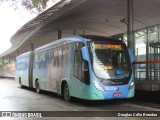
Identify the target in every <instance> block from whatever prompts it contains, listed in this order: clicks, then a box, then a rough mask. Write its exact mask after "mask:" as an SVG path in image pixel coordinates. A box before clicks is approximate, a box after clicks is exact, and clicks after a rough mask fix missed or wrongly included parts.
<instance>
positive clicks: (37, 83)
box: [35, 80, 41, 94]
mask: <svg viewBox="0 0 160 120" xmlns="http://www.w3.org/2000/svg"><path fill="white" fill-rule="evenodd" d="M35 87H36V92H37V93H38V94H40V93H41V90H40V87H39V82H38V80H37V81H36V83H35Z"/></svg>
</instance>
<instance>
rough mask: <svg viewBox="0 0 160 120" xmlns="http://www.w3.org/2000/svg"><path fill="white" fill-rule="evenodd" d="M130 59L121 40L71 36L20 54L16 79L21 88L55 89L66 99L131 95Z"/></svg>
mask: <svg viewBox="0 0 160 120" xmlns="http://www.w3.org/2000/svg"><path fill="white" fill-rule="evenodd" d="M133 61H134V56H133V53H132V52H131V50H130V49H128V48H127V47H126V45H125V43H124V42H123V41H120V40H115V39H111V38H106V37H100V36H71V37H66V38H62V39H60V40H57V41H54V42H52V43H49V44H47V45H44V46H42V47H39V48H37V49H35V50H34V51H30V52H27V53H24V54H22V55H19V56H18V57H17V58H16V72H15V79H16V81H17V83H18V84H19V85H20V86H21V87H22V86H28V87H31V88H35V89H36V91H37V93H40V92H41V90H45V91H51V92H55V93H57V94H58V95H62V96H63V97H64V99H65V100H66V101H70V100H71V98H72V97H76V98H81V99H85V100H107V99H117V98H131V97H133V96H134V92H135V86H134V76H133V68H132V62H133Z"/></svg>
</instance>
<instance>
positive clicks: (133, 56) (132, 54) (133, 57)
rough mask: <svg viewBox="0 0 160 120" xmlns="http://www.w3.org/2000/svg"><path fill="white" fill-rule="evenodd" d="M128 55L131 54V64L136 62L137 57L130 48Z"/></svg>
mask: <svg viewBox="0 0 160 120" xmlns="http://www.w3.org/2000/svg"><path fill="white" fill-rule="evenodd" d="M128 53H129V56H130V60H131V62H134V61H135V55H134V53H133V51H132V50H131V49H130V48H128Z"/></svg>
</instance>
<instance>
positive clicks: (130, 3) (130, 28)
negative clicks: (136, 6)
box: [127, 0, 134, 50]
mask: <svg viewBox="0 0 160 120" xmlns="http://www.w3.org/2000/svg"><path fill="white" fill-rule="evenodd" d="M127 20H128V23H127V44H128V47H129V48H131V49H132V50H134V45H133V43H134V42H133V40H134V39H133V38H134V37H133V0H127Z"/></svg>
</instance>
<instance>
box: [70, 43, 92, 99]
mask: <svg viewBox="0 0 160 120" xmlns="http://www.w3.org/2000/svg"><path fill="white" fill-rule="evenodd" d="M82 47H83V43H75V45H74V69H73V75H74V78H75V81H74V83H75V84H74V91H75V95H77V96H78V97H81V98H82V97H83V96H84V94H85V91H86V88H87V84H88V83H89V70H88V61H85V60H83V58H82V52H81V48H82Z"/></svg>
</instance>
